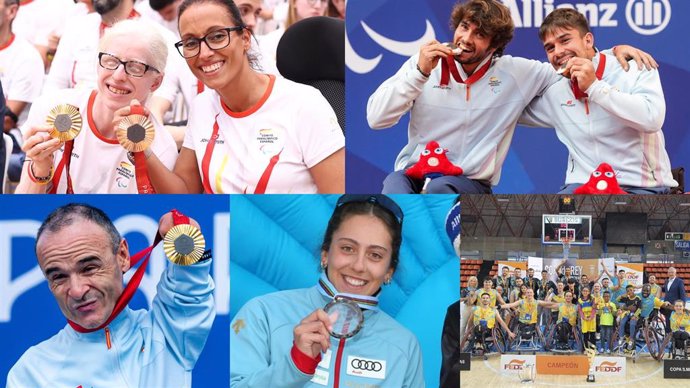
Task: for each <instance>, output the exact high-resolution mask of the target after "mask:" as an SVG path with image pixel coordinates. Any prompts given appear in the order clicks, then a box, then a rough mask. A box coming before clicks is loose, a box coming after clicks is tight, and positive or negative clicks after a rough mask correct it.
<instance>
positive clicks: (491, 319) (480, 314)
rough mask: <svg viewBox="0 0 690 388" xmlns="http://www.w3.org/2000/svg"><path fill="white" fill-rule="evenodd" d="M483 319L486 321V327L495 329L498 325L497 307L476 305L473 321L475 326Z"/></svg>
mask: <svg viewBox="0 0 690 388" xmlns="http://www.w3.org/2000/svg"><path fill="white" fill-rule="evenodd" d="M482 320H485V321H486V327H488V328H489V329H493V328H494V326H495V325H496V309H495V308H493V307H486V308H484V307H480V306H475V307H474V319H473V323H474V325H475V326H477V325H479V324H480V323H481V321H482Z"/></svg>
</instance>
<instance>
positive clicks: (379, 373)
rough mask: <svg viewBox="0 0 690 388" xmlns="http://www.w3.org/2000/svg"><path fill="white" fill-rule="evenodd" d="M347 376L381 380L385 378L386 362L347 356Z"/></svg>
mask: <svg viewBox="0 0 690 388" xmlns="http://www.w3.org/2000/svg"><path fill="white" fill-rule="evenodd" d="M347 374H348V375H351V376H359V377H368V378H372V379H381V380H383V379H385V378H386V360H376V359H373V358H364V357H361V356H348V357H347Z"/></svg>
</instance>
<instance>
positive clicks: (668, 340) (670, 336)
mask: <svg viewBox="0 0 690 388" xmlns="http://www.w3.org/2000/svg"><path fill="white" fill-rule="evenodd" d="M672 340H673V333H668V334H667V335H666V336H665V337H664V340H663V341H662V342H661V345H660V346H659V358H658V360H661V359H663V358H664V354H665V353H666V348H667V347H668V345H669V344H670V343H671V341H672ZM668 357H669V358H673V346H671V349H670V350H669V354H668Z"/></svg>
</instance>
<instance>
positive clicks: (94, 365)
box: [7, 260, 216, 388]
mask: <svg viewBox="0 0 690 388" xmlns="http://www.w3.org/2000/svg"><path fill="white" fill-rule="evenodd" d="M210 268H211V260H205V261H204V262H200V263H197V264H195V265H191V266H186V267H183V266H178V265H173V264H169V265H168V267H167V269H166V270H165V271H164V272H163V274H162V276H161V280H160V282H159V283H158V290H157V294H156V296H155V297H154V299H153V307H152V308H151V310H150V311H146V310H137V311H133V310H131V309H130V308H129V307H128V308H125V309H124V310H123V311H122V312H121V313H120V314H119V315H118V316H117V318H115V319H114V320H113V321H112V322H111V324H110V325H109V326H108V327H106V328H105V329H102V330H98V331H95V332H93V333H79V332H76V331H74V329H72V327H71V326H69V325H65V327H64V328H63V329H62V330H60V332H59V333H57V334H56V335H55V336H53V337H52V338H50V339H48V340H46V341H44V342H41V343H40V344H38V345H36V346H32V347H31V348H29V350H27V351H26V352H25V353H24V355H22V357H21V358H20V359H19V361H17V363H16V364H15V365H14V366H13V367H12V369H11V370H10V373H9V374H8V375H7V387H8V388H15V387H16V388H20V387H21V388H24V387H34V388H39V387H51V388H54V387H69V388H75V387H80V386H81V387H85V388H86V387H98V388H106V387H117V388H129V387H131V388H157V387H161V388H172V387H190V386H191V384H192V369H193V368H194V364H195V363H196V361H197V359H198V358H199V355H200V354H201V351H202V349H203V348H204V344H205V343H206V338H207V337H208V334H209V332H210V330H211V325H212V324H213V320H214V318H215V315H216V313H215V308H214V301H213V288H214V285H213V280H212V279H211V277H210V276H209V270H210ZM106 333H108V334H109V337H110V348H108V343H107V341H106Z"/></svg>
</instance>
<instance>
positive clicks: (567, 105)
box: [561, 100, 575, 108]
mask: <svg viewBox="0 0 690 388" xmlns="http://www.w3.org/2000/svg"><path fill="white" fill-rule="evenodd" d="M574 106H575V101H573V100H567V101H566V102H562V103H561V108H572V107H574Z"/></svg>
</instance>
